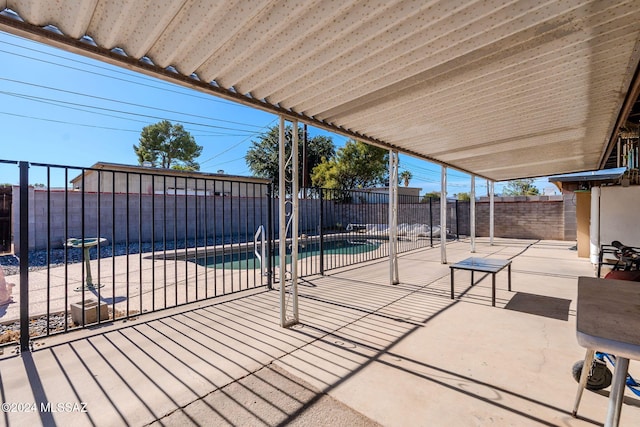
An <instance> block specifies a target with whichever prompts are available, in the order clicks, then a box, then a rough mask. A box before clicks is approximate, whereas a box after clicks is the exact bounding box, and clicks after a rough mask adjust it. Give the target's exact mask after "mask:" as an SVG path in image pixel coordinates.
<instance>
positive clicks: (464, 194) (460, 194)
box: [455, 192, 471, 202]
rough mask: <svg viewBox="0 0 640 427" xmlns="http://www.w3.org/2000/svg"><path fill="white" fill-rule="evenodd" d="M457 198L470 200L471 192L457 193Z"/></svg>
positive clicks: (465, 200)
mask: <svg viewBox="0 0 640 427" xmlns="http://www.w3.org/2000/svg"><path fill="white" fill-rule="evenodd" d="M455 196H456V199H458V200H461V201H464V202H468V201H469V200H471V194H469V193H464V192H463V193H458V194H456V195H455Z"/></svg>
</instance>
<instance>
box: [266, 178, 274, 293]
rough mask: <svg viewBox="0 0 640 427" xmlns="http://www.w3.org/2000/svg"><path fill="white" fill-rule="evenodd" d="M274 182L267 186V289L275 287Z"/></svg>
mask: <svg viewBox="0 0 640 427" xmlns="http://www.w3.org/2000/svg"><path fill="white" fill-rule="evenodd" d="M273 196H274V195H273V183H269V185H268V186H267V224H268V226H267V227H268V228H267V289H273V279H274V278H273V267H272V259H271V257H272V256H273V240H274V232H273V229H274V227H273V206H274V203H273Z"/></svg>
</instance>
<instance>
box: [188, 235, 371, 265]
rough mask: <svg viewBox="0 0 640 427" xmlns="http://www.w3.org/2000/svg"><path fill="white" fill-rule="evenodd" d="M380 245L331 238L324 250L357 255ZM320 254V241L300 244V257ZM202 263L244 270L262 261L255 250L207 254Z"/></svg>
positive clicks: (338, 253) (328, 252)
mask: <svg viewBox="0 0 640 427" xmlns="http://www.w3.org/2000/svg"><path fill="white" fill-rule="evenodd" d="M379 247H380V242H377V241H372V240H331V241H328V242H324V245H323V250H324V253H325V255H342V254H344V255H357V254H362V253H366V252H370V251H373V250H376V249H378V248H379ZM277 252H278V251H277V248H276V256H275V261H274V265H278V264H279V263H280V259H279V258H280V257H279V255H278V253H277ZM319 254H320V243H318V242H313V243H307V244H304V245H302V244H301V245H300V246H299V249H298V259H303V258H307V257H310V256H314V255H319ZM196 262H197V263H198V264H200V265H203V266H206V267H211V268H217V269H222V268H224V269H231V270H240V269H242V270H244V269H256V268H260V261H259V260H258V259H257V258H256V256H255V254H254V253H253V251H251V252H244V251H243V252H231V253H226V254H217V255H215V256H214V255H213V254H211V255H207V256H206V257H200V258H198V259H197V260H196Z"/></svg>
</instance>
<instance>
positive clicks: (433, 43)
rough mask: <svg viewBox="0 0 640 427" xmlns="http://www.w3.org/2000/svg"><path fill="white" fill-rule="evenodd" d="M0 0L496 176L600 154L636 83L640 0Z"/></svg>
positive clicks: (81, 38)
mask: <svg viewBox="0 0 640 427" xmlns="http://www.w3.org/2000/svg"><path fill="white" fill-rule="evenodd" d="M0 11H3V12H2V13H1V14H0V30H3V31H7V32H10V33H14V34H17V35H20V36H23V37H27V38H31V39H35V40H39V41H42V42H44V43H47V44H50V45H54V46H57V47H61V48H63V49H66V50H69V51H73V52H76V53H80V54H83V55H86V56H90V57H93V58H97V59H100V60H103V61H106V62H109V63H112V64H118V65H121V66H124V67H127V68H129V69H133V70H136V71H140V72H143V73H146V74H150V75H154V76H157V77H160V78H163V79H165V80H169V81H173V82H175V83H178V84H181V85H185V86H189V87H193V88H196V89H199V90H202V91H205V92H208V93H213V94H216V95H218V96H222V97H224V98H227V99H233V100H236V101H238V102H242V103H244V104H248V105H252V106H255V107H258V108H261V109H264V110H267V111H271V112H274V113H277V114H284V115H285V116H287V117H289V118H295V119H298V120H301V121H304V122H307V123H309V124H311V125H314V126H318V127H321V128H324V129H329V130H332V131H335V132H338V133H341V134H344V135H348V136H351V137H354V138H357V139H360V140H363V141H367V142H372V143H375V144H378V145H381V146H385V147H389V148H393V149H397V150H399V151H401V152H406V153H408V154H412V155H415V156H417V157H421V158H425V159H428V160H432V161H436V162H438V163H442V164H446V165H448V166H451V167H454V168H456V169H459V170H462V171H467V172H470V173H473V174H476V175H479V176H482V177H486V178H489V179H492V180H496V181H500V180H508V179H515V178H524V177H535V176H544V175H551V174H560V173H567V172H576V171H583V170H594V169H598V168H600V167H602V165H603V164H604V162H605V160H606V157H607V155H608V150H609V146H610V140H611V139H612V135H614V134H615V132H616V129H617V127H618V126H619V125H620V124H621V121H623V120H624V119H625V117H623V116H624V115H625V114H626V113H628V109H629V108H630V107H629V105H632V104H633V102H634V101H635V98H637V90H638V84H637V80H636V79H634V76H635V75H636V73H637V68H638V61H639V57H640V43H639V40H640V0H628V1H624V0H616V1H602V0H595V1H585V0H567V1H559V0H553V1H534V0H520V1H506V0H503V1H500V0H493V1H491V0H486V1H456V0H440V1H436V0H433V1H427V0H415V1H411V0H379V1H364V0H315V1H314V0H309V1H300V0H295V1H293V0H291V1H288V0H279V1H268V0H219V1H212V0H120V1H112V0H65V1H44V0H0ZM634 82H635V83H634Z"/></svg>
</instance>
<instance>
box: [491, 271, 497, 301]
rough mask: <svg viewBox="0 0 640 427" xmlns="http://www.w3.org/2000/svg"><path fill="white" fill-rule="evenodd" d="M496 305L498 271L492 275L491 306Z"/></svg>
mask: <svg viewBox="0 0 640 427" xmlns="http://www.w3.org/2000/svg"><path fill="white" fill-rule="evenodd" d="M495 306H496V273H493V274H492V275H491V307H495Z"/></svg>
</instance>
